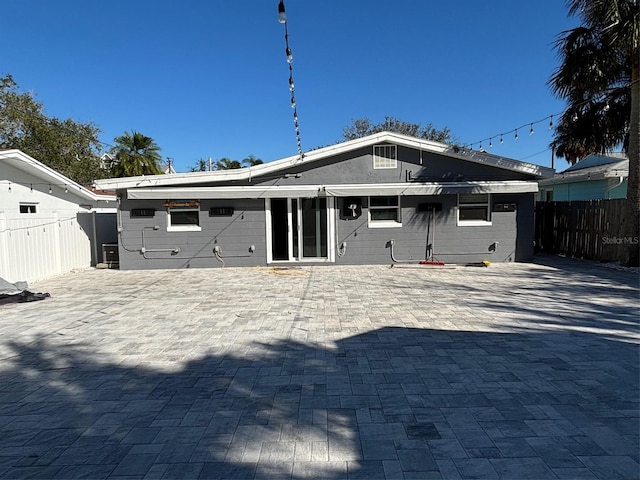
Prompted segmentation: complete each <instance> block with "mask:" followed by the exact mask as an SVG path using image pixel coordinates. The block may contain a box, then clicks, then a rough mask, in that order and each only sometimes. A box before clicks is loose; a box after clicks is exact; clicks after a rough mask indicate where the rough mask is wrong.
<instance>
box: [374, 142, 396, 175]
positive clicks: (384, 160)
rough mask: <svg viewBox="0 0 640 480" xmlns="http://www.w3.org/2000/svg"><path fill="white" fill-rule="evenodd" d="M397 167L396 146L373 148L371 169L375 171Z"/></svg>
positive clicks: (377, 146)
mask: <svg viewBox="0 0 640 480" xmlns="http://www.w3.org/2000/svg"><path fill="white" fill-rule="evenodd" d="M397 167H398V147H397V146H396V145H374V146H373V168H374V169H375V170H380V169H384V168H397Z"/></svg>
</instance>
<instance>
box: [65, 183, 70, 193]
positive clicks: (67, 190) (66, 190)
mask: <svg viewBox="0 0 640 480" xmlns="http://www.w3.org/2000/svg"><path fill="white" fill-rule="evenodd" d="M64 193H69V189H68V188H67V186H66V185H65V186H64Z"/></svg>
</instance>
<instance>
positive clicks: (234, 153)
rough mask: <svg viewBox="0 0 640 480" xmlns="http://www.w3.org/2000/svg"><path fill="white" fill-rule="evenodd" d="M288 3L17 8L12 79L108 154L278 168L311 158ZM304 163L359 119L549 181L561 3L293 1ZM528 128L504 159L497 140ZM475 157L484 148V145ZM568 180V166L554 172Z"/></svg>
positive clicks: (10, 41) (6, 60) (7, 17)
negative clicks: (542, 168) (426, 130)
mask: <svg viewBox="0 0 640 480" xmlns="http://www.w3.org/2000/svg"><path fill="white" fill-rule="evenodd" d="M277 5H278V0H245V1H238V0H235V1H232V0H226V1H219V0H209V1H205V0H200V1H196V0H183V1H181V2H177V1H175V0H173V1H165V0H110V1H108V2H92V1H87V0H59V1H56V2H52V1H50V0H13V1H12V0H7V1H5V2H3V6H2V10H3V13H2V19H3V26H2V29H0V44H2V45H3V54H2V62H1V63H0V75H4V74H7V73H10V74H12V75H13V76H14V79H15V80H16V82H17V83H18V84H19V86H20V88H21V90H23V91H27V90H28V91H32V92H33V93H34V94H35V96H36V98H37V100H39V101H40V102H42V103H43V104H44V106H45V111H46V113H47V114H48V115H51V116H57V117H60V118H69V117H70V118H73V119H74V120H77V121H81V122H88V121H92V122H94V123H95V124H96V125H97V126H98V127H99V128H100V129H101V130H102V133H101V136H100V138H101V140H102V141H103V142H105V143H113V138H114V137H116V136H118V135H121V134H122V133H123V132H124V131H130V130H136V131H139V132H141V133H143V134H145V135H148V136H150V137H153V138H154V139H155V140H156V142H157V143H158V145H159V146H160V147H161V148H162V151H161V154H162V156H163V158H166V157H171V158H172V159H173V161H174V164H175V166H176V169H177V170H178V171H188V170H189V167H190V166H192V165H195V164H196V163H197V160H198V159H200V158H204V159H206V158H208V157H213V159H214V160H216V159H219V158H221V157H229V158H232V159H238V160H241V159H243V158H245V157H247V156H248V155H255V156H256V157H258V158H261V159H262V160H264V161H265V162H267V161H272V160H276V159H279V158H283V157H286V156H289V155H294V154H296V152H297V146H296V137H295V129H294V125H293V119H292V110H291V107H290V93H289V89H288V66H287V63H286V58H285V43H284V30H283V26H282V25H281V24H280V23H278V21H277ZM285 5H286V10H287V18H288V28H289V40H290V46H291V50H292V52H293V56H294V63H293V73H294V80H295V96H296V100H297V104H298V114H299V118H300V132H301V138H302V148H303V150H305V151H306V150H310V149H313V148H317V147H319V146H325V145H329V144H332V143H336V142H338V141H340V140H341V139H342V130H343V128H344V127H346V126H348V125H349V124H350V123H351V120H352V119H355V118H361V117H368V118H369V119H370V120H371V121H373V122H380V121H382V120H383V119H384V117H385V116H387V115H388V116H395V117H397V118H400V119H402V120H405V121H409V122H415V123H422V124H425V123H428V122H431V123H432V124H434V125H435V126H436V127H438V128H444V127H448V128H450V129H451V131H452V132H453V134H454V135H455V136H456V137H457V138H458V139H459V140H460V141H461V143H472V142H477V141H479V140H482V139H485V138H489V137H491V136H493V137H494V138H493V141H492V143H493V147H492V148H491V149H489V148H488V142H484V143H483V147H484V148H485V149H487V150H489V151H490V152H491V153H494V154H497V155H502V156H507V157H512V158H516V159H520V160H526V161H529V162H532V163H537V164H540V165H546V166H549V165H550V162H551V152H550V150H549V149H548V144H549V142H550V139H551V132H550V130H549V128H548V123H549V121H548V119H546V120H545V121H544V122H542V123H540V124H537V125H534V131H535V133H534V134H533V135H532V136H530V135H529V123H530V122H535V121H537V120H541V119H545V118H547V117H548V116H549V115H552V114H556V113H559V112H561V111H562V110H563V108H564V103H563V102H562V101H560V100H558V99H556V98H555V97H554V96H553V95H552V93H551V91H550V90H549V88H548V86H547V83H546V82H547V80H548V78H549V76H550V75H551V74H552V72H553V70H554V69H555V68H556V67H557V64H558V59H557V56H556V52H555V51H554V49H553V43H554V40H555V38H556V36H557V35H558V34H559V33H560V32H561V31H563V30H565V29H568V28H572V27H574V26H575V25H576V20H575V19H571V18H568V17H567V9H566V6H565V3H564V1H562V0H537V1H535V2H524V1H513V0H510V1H507V0H487V1H485V2H479V1H477V0H458V1H455V2H431V1H429V2H427V1H424V0H394V1H393V2H390V1H384V2H382V1H378V0H351V1H344V0H343V1H338V0H324V1H313V0H285ZM521 125H527V126H526V128H524V129H523V130H520V131H519V139H518V140H517V141H516V140H514V138H513V136H514V135H513V133H510V134H509V135H508V136H507V135H505V137H504V144H502V145H500V144H499V134H500V133H502V132H506V131H511V130H513V129H514V128H516V127H519V126H521ZM475 147H476V148H477V147H478V145H477V143H476V145H475ZM566 166H567V164H566V162H565V161H564V160H563V159H560V160H559V161H557V163H556V168H558V169H560V170H561V169H564V168H565V167H566Z"/></svg>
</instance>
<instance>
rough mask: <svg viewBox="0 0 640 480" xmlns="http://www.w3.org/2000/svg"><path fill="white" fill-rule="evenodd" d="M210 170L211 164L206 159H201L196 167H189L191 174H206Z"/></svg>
mask: <svg viewBox="0 0 640 480" xmlns="http://www.w3.org/2000/svg"><path fill="white" fill-rule="evenodd" d="M208 170H209V162H208V161H207V160H205V159H204V158H201V159H199V160H198V161H197V162H196V164H195V165H193V166H191V167H189V171H190V172H206V171H208Z"/></svg>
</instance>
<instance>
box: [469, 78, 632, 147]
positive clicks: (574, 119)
mask: <svg viewBox="0 0 640 480" xmlns="http://www.w3.org/2000/svg"><path fill="white" fill-rule="evenodd" d="M639 81H640V80H634V81H633V82H631V83H629V84H627V85H622V86H620V87H614V88H610V89H608V90H606V91H605V92H604V93H603V94H600V95H597V96H594V97H592V98H589V99H587V100H585V101H583V102H582V103H579V104H577V105H574V106H573V108H575V110H573V114H572V115H569V112H568V111H567V110H565V112H560V113H554V114H553V115H549V116H547V117H544V118H542V119H540V120H536V121H534V122H527V123H525V124H523V125H520V126H519V127H517V128H514V129H512V130H509V131H505V132H502V133H501V134H500V144H503V143H504V138H503V136H504V135H509V134H511V133H513V134H514V140H518V138H519V135H518V130H522V129H523V128H526V127H527V126H529V135H533V134H534V128H533V126H534V125H536V124H539V123H542V122H547V121H548V122H549V123H548V125H549V130H552V129H553V128H554V122H553V117H557V116H560V115H565V116H566V118H567V119H570V120H571V121H572V122H577V121H578V120H579V119H580V116H579V113H580V109H581V108H582V107H584V106H586V105H588V104H593V103H594V102H601V103H602V102H603V103H604V106H602V111H603V112H607V111H609V109H610V108H611V105H610V103H609V100H608V98H610V97H609V95H610V94H611V93H613V92H615V91H618V90H624V89H628V88H631V86H633V85H634V84H635V83H637V82H639ZM496 136H497V135H492V136H491V137H487V138H483V139H482V140H480V141H477V142H473V143H468V144H466V147H467V148H469V149H471V150H472V149H473V146H474V145H480V146H481V145H482V143H483V142H485V141H487V140H488V141H489V146H491V144H492V142H491V139H492V138H493V137H496Z"/></svg>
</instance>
